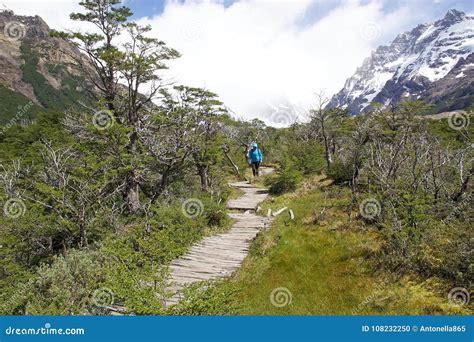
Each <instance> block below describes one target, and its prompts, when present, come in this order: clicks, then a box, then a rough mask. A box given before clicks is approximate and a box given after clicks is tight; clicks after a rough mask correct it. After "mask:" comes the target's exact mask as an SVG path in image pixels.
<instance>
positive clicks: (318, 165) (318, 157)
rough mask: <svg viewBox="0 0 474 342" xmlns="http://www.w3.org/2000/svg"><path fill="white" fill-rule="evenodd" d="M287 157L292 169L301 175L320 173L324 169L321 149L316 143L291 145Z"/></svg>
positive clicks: (308, 142)
mask: <svg viewBox="0 0 474 342" xmlns="http://www.w3.org/2000/svg"><path fill="white" fill-rule="evenodd" d="M289 155H290V156H291V161H292V162H293V165H294V167H295V168H296V169H297V170H299V171H301V172H302V173H303V174H311V173H320V172H321V171H322V170H323V169H324V165H325V161H324V158H323V149H322V146H321V144H319V143H318V142H317V141H301V142H299V143H297V144H296V143H294V144H291V145H290V151H289Z"/></svg>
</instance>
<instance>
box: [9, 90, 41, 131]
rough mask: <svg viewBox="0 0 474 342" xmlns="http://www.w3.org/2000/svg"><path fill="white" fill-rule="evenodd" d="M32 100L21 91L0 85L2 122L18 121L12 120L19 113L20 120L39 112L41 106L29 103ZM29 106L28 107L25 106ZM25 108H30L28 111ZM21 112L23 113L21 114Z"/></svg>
mask: <svg viewBox="0 0 474 342" xmlns="http://www.w3.org/2000/svg"><path fill="white" fill-rule="evenodd" d="M29 103H30V100H29V99H28V98H27V97H26V96H23V95H22V94H20V93H17V92H15V91H13V90H10V89H8V88H6V87H5V86H2V85H0V104H1V105H0V124H7V123H9V122H11V123H12V124H14V123H18V122H16V121H15V122H13V121H11V120H12V119H14V118H15V117H16V116H17V115H18V120H21V119H28V118H31V117H33V116H34V115H35V114H36V113H38V112H39V111H40V110H41V108H40V107H38V106H36V105H33V104H31V105H28V104H29ZM25 106H27V107H25ZM23 108H26V109H28V108H29V109H28V110H27V111H26V112H25V111H24V110H23ZM20 112H21V113H22V114H20Z"/></svg>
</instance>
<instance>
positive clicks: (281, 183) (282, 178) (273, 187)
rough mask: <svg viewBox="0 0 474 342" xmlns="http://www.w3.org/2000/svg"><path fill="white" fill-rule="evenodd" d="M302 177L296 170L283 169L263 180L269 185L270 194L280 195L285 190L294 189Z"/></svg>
mask: <svg viewBox="0 0 474 342" xmlns="http://www.w3.org/2000/svg"><path fill="white" fill-rule="evenodd" d="M302 179H303V177H302V176H301V174H300V173H299V172H298V171H294V170H289V169H287V170H285V171H283V172H282V173H280V174H279V175H278V176H276V177H272V178H268V180H267V181H266V182H265V184H266V185H267V186H270V189H269V192H270V194H272V195H280V194H283V193H285V192H289V191H294V190H296V187H297V186H298V184H299V183H300V182H301V181H302Z"/></svg>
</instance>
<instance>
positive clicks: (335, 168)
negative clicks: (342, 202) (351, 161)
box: [328, 160, 354, 184]
mask: <svg viewBox="0 0 474 342" xmlns="http://www.w3.org/2000/svg"><path fill="white" fill-rule="evenodd" d="M353 173H354V170H353V168H352V166H350V165H347V164H345V163H343V162H342V161H339V160H337V161H335V162H333V163H332V164H331V166H330V167H329V169H328V176H329V178H331V179H332V180H333V181H334V183H336V184H344V183H347V182H350V181H352V176H353Z"/></svg>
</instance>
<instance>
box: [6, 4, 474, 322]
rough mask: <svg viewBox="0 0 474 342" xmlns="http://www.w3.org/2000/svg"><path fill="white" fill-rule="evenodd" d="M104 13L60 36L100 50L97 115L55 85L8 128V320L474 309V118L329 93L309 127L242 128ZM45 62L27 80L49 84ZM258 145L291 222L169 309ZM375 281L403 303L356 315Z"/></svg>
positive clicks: (168, 55) (111, 11)
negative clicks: (35, 111) (364, 109)
mask: <svg viewBox="0 0 474 342" xmlns="http://www.w3.org/2000/svg"><path fill="white" fill-rule="evenodd" d="M100 3H103V1H101V2H100ZM105 3H106V4H107V6H99V5H98V4H99V2H98V1H96V0H87V1H84V2H83V6H84V7H85V10H86V14H81V13H76V14H73V15H72V16H71V17H72V18H73V19H75V20H83V21H91V22H93V23H94V24H95V25H96V26H97V27H98V28H99V29H101V34H87V33H67V34H66V33H56V36H58V37H62V38H64V39H70V40H71V41H73V42H74V43H75V44H76V45H77V47H78V48H79V49H81V50H82V51H83V52H85V54H86V55H87V56H89V58H90V65H92V66H93V68H95V74H94V75H95V76H94V77H92V78H91V79H90V82H93V83H94V84H95V89H94V91H96V92H97V93H98V95H97V94H96V96H98V97H99V100H98V102H97V103H95V107H94V108H92V109H91V108H87V107H83V108H81V109H78V108H77V107H76V106H68V105H67V104H68V103H70V102H71V101H72V102H74V101H75V100H76V99H77V98H76V97H75V96H76V95H74V94H72V95H70V96H69V95H68V96H66V97H63V95H61V94H59V95H58V94H53V93H51V94H50V93H49V91H46V93H44V94H45V96H46V94H49V95H48V96H46V97H45V98H44V99H43V100H44V101H46V102H44V103H45V105H46V104H48V103H47V101H53V99H54V101H53V103H49V104H48V106H47V107H49V108H50V110H47V111H44V112H43V113H41V114H40V115H38V116H37V120H36V121H35V122H33V123H31V124H29V125H13V126H11V127H10V126H8V127H4V130H3V134H2V135H0V145H1V148H0V202H1V203H2V205H3V209H4V210H3V216H2V217H1V218H0V245H1V246H0V247H1V248H0V255H1V258H0V288H1V290H2V291H1V294H0V313H2V314H105V313H108V312H109V311H108V310H109V306H110V305H112V304H115V305H117V304H118V305H123V306H125V307H126V308H127V309H128V310H129V312H133V313H136V314H165V313H176V314H228V313H258V314H262V313H292V314H309V313H310V314H315V313H318V314H350V313H381V312H382V313H384V312H385V313H387V312H390V313H446V312H448V313H452V312H454V313H466V311H463V310H467V309H465V308H461V309H459V310H458V311H456V310H451V309H450V308H449V306H448V305H446V302H447V300H446V298H443V296H444V294H445V292H446V290H449V289H450V288H452V287H455V286H462V287H466V288H469V281H470V280H471V279H472V278H473V274H472V272H473V269H472V216H473V211H472V173H473V171H474V170H473V164H472V157H473V155H472V154H473V150H472V133H473V130H472V126H470V125H469V114H465V115H464V114H463V115H462V117H461V118H460V119H461V121H462V122H461V125H459V124H458V122H457V120H451V118H450V120H449V121H448V120H447V119H444V120H440V121H430V120H428V119H423V118H422V115H423V114H425V113H426V112H428V111H429V108H427V107H426V106H425V105H423V104H422V103H418V102H409V103H403V104H401V105H400V106H399V107H398V108H391V109H390V110H386V109H381V108H376V109H375V110H374V111H373V112H372V113H369V114H367V115H364V116H357V117H348V116H347V112H346V111H344V110H342V109H330V110H327V109H325V108H324V105H325V103H326V102H327V100H326V99H325V98H324V96H323V95H322V94H318V96H317V100H318V101H317V102H318V105H317V106H315V108H314V109H313V110H312V111H311V113H309V114H310V117H311V120H310V121H309V122H308V123H304V124H294V125H292V126H291V127H289V128H286V129H275V128H272V127H266V126H265V125H264V124H263V123H262V122H261V121H259V120H254V121H252V122H237V121H234V120H232V119H231V118H230V117H229V116H228V114H227V110H226V108H225V106H224V105H223V103H221V102H220V101H219V99H218V97H217V95H216V94H214V93H212V92H210V91H208V90H205V89H199V88H192V87H187V86H174V87H163V86H161V85H160V78H159V71H160V70H162V69H164V68H166V64H165V63H166V61H168V60H170V59H174V58H178V57H179V53H178V52H177V51H175V50H173V49H172V48H169V47H167V46H166V45H165V43H163V42H161V41H159V40H156V39H152V38H148V37H147V36H146V34H147V32H148V31H149V28H148V27H140V26H138V25H136V24H134V23H131V22H129V21H128V19H127V18H128V17H129V16H130V15H131V13H130V11H129V10H128V8H126V7H118V6H117V5H118V1H106V2H105ZM111 28H113V29H111ZM121 34H123V35H125V36H128V38H129V40H130V41H133V42H134V44H131V43H130V41H129V42H127V41H125V43H123V40H120V41H121V42H122V43H116V41H118V39H117V38H118V37H119V36H120V35H121ZM23 51H24V53H26V54H30V53H32V52H31V50H29V49H28V46H27V45H25V46H24V48H23ZM34 61H35V58H34V56H33V58H32V59H30V63H31V64H28V63H26V64H25V66H24V71H25V78H26V79H28V80H29V82H31V84H35V85H37V87H38V89H43V90H44V89H45V88H44V80H43V79H41V77H39V76H38V75H39V74H37V73H36V71H35V69H34V65H35V64H34V63H35V62H34ZM89 71H90V70H89ZM119 81H120V82H119ZM119 83H120V84H121V85H120V86H119V85H118V84H119ZM146 84H147V85H150V84H151V89H149V92H147V93H146V94H142V93H140V92H139V88H140V89H141V86H144V85H146ZM35 91H36V88H35ZM51 91H53V90H51ZM39 98H41V96H39ZM91 98H92V96H91ZM155 100H159V101H155ZM56 102H58V103H56ZM54 109H55V110H54ZM64 109H67V110H64ZM457 119H459V118H457ZM253 141H258V142H259V144H260V145H261V146H262V147H263V152H264V154H265V161H266V163H270V164H272V165H274V166H275V167H276V169H277V172H276V174H274V175H271V176H269V177H267V179H265V184H266V185H267V186H268V187H269V189H270V192H271V194H272V196H274V197H273V198H272V199H271V200H269V201H268V202H267V203H265V204H264V210H262V212H266V209H267V208H268V207H273V206H277V205H280V204H281V205H282V206H283V205H287V206H291V207H292V208H293V209H294V210H295V215H296V219H295V220H289V219H287V217H283V216H281V217H279V218H278V219H277V220H276V222H275V224H274V226H273V227H272V228H270V230H268V231H266V232H263V233H262V234H260V235H259V236H258V237H257V239H256V240H255V241H254V244H253V246H252V251H251V254H250V257H249V259H248V260H247V262H246V265H245V267H244V268H243V269H242V270H241V271H240V272H238V273H237V275H236V276H235V277H234V278H233V279H231V280H230V281H226V282H223V283H211V284H196V285H194V286H191V287H190V288H189V289H187V299H186V300H185V301H183V302H182V303H180V304H179V305H178V306H176V307H174V308H173V307H172V308H165V307H164V305H163V303H164V300H165V298H166V297H167V296H169V295H170V293H169V291H168V290H167V289H168V286H167V276H168V271H169V270H168V268H167V266H168V264H169V262H170V261H171V260H173V259H174V258H176V257H178V256H180V255H182V254H183V253H184V252H185V251H186V250H187V249H188V248H189V247H190V246H191V245H192V244H194V243H195V242H197V241H198V240H199V239H201V238H202V237H203V236H204V235H208V234H215V233H216V232H221V231H224V230H225V229H226V228H227V227H228V226H229V225H230V223H231V222H230V219H229V218H228V217H227V215H226V211H225V204H226V201H227V200H228V198H229V197H230V196H234V195H235V194H233V193H232V192H231V190H230V189H229V188H228V186H227V181H228V180H229V179H231V178H244V177H245V171H244V170H245V163H246V160H245V151H246V148H247V146H249V144H250V143H251V142H253ZM315 275H317V277H316V276H315ZM288 278H290V279H292V281H291V282H289V283H288V281H287V279H288ZM377 279H382V283H383V284H384V285H386V286H385V292H384V291H381V292H382V294H383V295H384V296H385V295H387V293H388V295H392V296H393V294H394V293H395V294H396V296H395V297H394V298H395V299H394V300H392V301H389V304H383V305H381V306H380V305H379V306H377V305H370V306H364V307H363V308H361V309H358V307H357V306H358V304H359V303H360V302H361V301H363V300H364V298H365V296H367V295H370V293H371V286H372V284H373V283H374V282H377ZM427 283H428V284H431V285H430V286H431V287H427V285H426V284H427ZM388 284H391V285H393V286H392V287H390V286H389V285H388ZM407 284H408V285H407ZM413 284H415V285H413ZM433 284H434V285H433ZM202 285H206V286H202ZM278 286H288V287H291V288H292V289H293V292H294V293H293V295H294V297H295V299H294V303H293V306H289V307H287V308H286V309H285V310H286V311H278V310H279V308H278V307H275V306H272V305H271V303H270V302H269V301H268V296H269V295H270V294H269V293H268V292H271V291H272V289H274V288H276V287H278ZM414 286H419V287H420V288H421V289H419V291H418V292H416V291H414V290H413V287H414ZM333 289H336V290H337V291H336V293H337V294H338V295H337V296H331V291H332V290H333ZM407 289H408V290H407ZM333 292H334V291H333ZM420 292H422V293H423V295H420ZM400 293H405V294H407V293H408V294H409V296H412V297H410V298H412V299H413V300H412V299H410V300H408V302H409V304H403V303H404V302H403V295H401V294H400ZM397 295H398V296H397ZM311 298H313V299H311ZM390 298H391V297H390ZM419 298H422V300H423V301H424V302H425V304H427V305H419V302H417V301H418V299H419ZM440 298H442V299H440ZM405 299H406V298H405ZM316 302H317V303H320V305H319V306H317V305H316V304H315V303H316ZM417 303H418V304H417ZM404 305H405V306H404ZM417 305H418V306H417ZM430 305H431V306H430ZM430 308H431V309H430Z"/></svg>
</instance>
